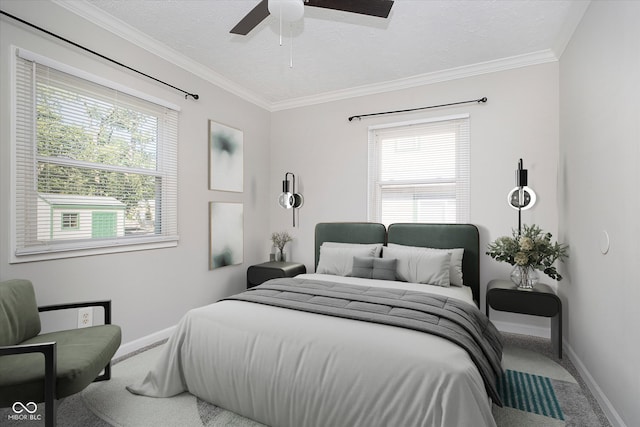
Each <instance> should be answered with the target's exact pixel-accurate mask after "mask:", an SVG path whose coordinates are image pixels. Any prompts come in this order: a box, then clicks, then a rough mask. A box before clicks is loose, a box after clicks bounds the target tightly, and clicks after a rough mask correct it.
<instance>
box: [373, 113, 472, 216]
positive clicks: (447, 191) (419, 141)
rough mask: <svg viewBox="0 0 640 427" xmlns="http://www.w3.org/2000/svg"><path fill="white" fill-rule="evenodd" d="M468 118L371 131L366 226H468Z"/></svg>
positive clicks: (451, 118) (380, 128) (386, 127)
mask: <svg viewBox="0 0 640 427" xmlns="http://www.w3.org/2000/svg"><path fill="white" fill-rule="evenodd" d="M469 169H470V167H469V117H468V115H463V116H454V117H445V118H440V119H434V120H430V121H423V122H412V123H404V124H398V125H392V126H384V127H374V128H370V129H369V209H368V218H369V221H373V222H381V223H383V224H385V225H389V224H392V223H395V222H430V223H466V222H468V221H469Z"/></svg>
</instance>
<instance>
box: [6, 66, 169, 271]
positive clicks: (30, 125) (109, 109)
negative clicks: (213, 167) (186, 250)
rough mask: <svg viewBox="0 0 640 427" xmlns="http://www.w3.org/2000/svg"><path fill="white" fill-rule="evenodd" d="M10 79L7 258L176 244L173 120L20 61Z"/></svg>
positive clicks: (152, 107) (142, 103) (144, 104)
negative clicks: (10, 233)
mask: <svg viewBox="0 0 640 427" xmlns="http://www.w3.org/2000/svg"><path fill="white" fill-rule="evenodd" d="M15 76H16V77H15V79H16V82H15V90H16V97H15V99H16V105H15V111H16V128H15V151H14V152H15V164H14V170H15V178H14V194H15V207H14V209H15V211H14V217H15V224H14V226H15V232H14V234H15V242H14V243H15V253H14V255H15V256H16V257H17V258H19V257H21V256H23V257H28V256H29V255H34V254H42V253H57V252H69V251H82V250H88V249H96V248H109V247H110V248H120V249H118V250H131V246H134V245H139V244H149V243H154V242H156V243H157V242H174V244H175V241H177V239H178V230H177V139H178V112H177V111H176V110H173V109H171V108H168V107H166V106H163V105H158V104H156V103H153V102H150V101H148V100H144V99H141V98H138V97H136V96H132V95H129V94H127V93H124V92H122V91H121V90H116V89H113V88H110V87H107V86H104V85H102V84H98V83H96V82H94V81H91V80H87V79H85V78H80V77H77V76H75V75H73V74H69V73H67V72H63V71H60V70H58V69H56V68H53V67H50V66H47V65H43V64H40V63H38V62H35V61H32V60H28V59H25V58H22V57H19V56H18V57H17V58H16V73H15ZM72 218H74V219H73V220H72ZM71 225H73V226H71ZM111 251H113V250H111ZM67 256H68V255H67Z"/></svg>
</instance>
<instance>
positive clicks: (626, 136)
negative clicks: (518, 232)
mask: <svg viewBox="0 0 640 427" xmlns="http://www.w3.org/2000/svg"><path fill="white" fill-rule="evenodd" d="M638 22H640V3H638V2H622V1H612V2H592V3H591V5H590V6H589V9H588V10H587V12H586V14H585V16H584V18H583V19H582V22H581V24H580V25H579V27H578V28H577V30H576V32H575V33H574V36H573V38H572V40H571V42H570V43H569V45H568V47H567V48H566V50H565V52H564V54H563V55H562V57H561V60H560V105H561V108H560V164H561V174H560V175H561V180H560V182H559V196H560V197H559V200H560V204H559V212H560V218H559V223H560V230H562V234H563V236H564V238H565V239H566V240H567V241H568V243H569V244H570V245H571V258H570V259H569V262H568V263H567V264H566V267H567V283H566V284H565V283H563V284H562V286H561V287H560V295H561V298H562V300H563V302H564V312H565V316H566V322H565V325H566V330H565V332H566V334H565V338H566V341H567V342H568V344H569V350H570V354H571V355H572V356H573V357H572V358H574V359H578V361H579V366H578V367H579V368H580V369H582V370H583V373H586V374H588V375H587V376H586V378H587V379H588V380H589V381H590V382H591V385H592V386H593V387H594V388H595V391H596V395H597V396H599V397H600V399H601V403H602V406H604V409H605V411H606V412H608V415H609V419H610V420H611V421H612V422H613V423H614V425H624V424H626V425H628V426H638V425H640V405H638V403H639V401H640V367H639V366H640V365H639V364H638V360H640V332H639V327H640V311H639V310H638V301H640V278H639V276H638V262H639V261H640V243H639V242H640V225H639V222H638V217H639V215H640V214H639V212H640V197H639V196H640V190H639V187H640V172H639V168H640V167H639V165H640V107H639V104H638V99H639V98H640V26H638ZM603 231H606V232H607V233H608V234H609V237H610V242H611V247H610V250H609V252H608V253H607V254H606V255H605V254H602V253H601V251H600V244H601V239H602V232H603ZM583 376H585V375H583ZM596 384H597V385H596ZM598 387H599V389H598ZM600 393H604V395H606V397H604V396H603V395H602V394H600Z"/></svg>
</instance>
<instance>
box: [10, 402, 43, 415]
mask: <svg viewBox="0 0 640 427" xmlns="http://www.w3.org/2000/svg"><path fill="white" fill-rule="evenodd" d="M11 409H13V412H15V413H16V414H21V413H22V412H23V411H27V412H28V413H30V414H33V413H34V412H36V411H37V410H38V405H36V404H35V402H28V403H27V404H26V405H25V404H23V403H22V402H16V403H14V404H13V406H12V407H11Z"/></svg>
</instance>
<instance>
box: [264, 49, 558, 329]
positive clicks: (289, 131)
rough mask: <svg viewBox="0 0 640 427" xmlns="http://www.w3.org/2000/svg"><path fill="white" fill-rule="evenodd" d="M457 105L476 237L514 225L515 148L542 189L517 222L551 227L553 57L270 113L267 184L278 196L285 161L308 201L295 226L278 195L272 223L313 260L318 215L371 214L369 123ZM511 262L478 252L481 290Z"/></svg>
mask: <svg viewBox="0 0 640 427" xmlns="http://www.w3.org/2000/svg"><path fill="white" fill-rule="evenodd" d="M483 96H486V97H487V98H488V102H487V103H486V104H467V105H463V106H457V107H451V108H442V109H435V110H426V111H422V112H419V113H412V114H403V115H391V116H383V117H377V118H369V119H363V120H361V121H357V120H356V121H353V122H349V121H348V120H347V118H348V117H349V116H351V115H354V114H362V113H372V112H377V111H388V110H397V109H404V108H411V107H420V106H426V105H433V104H444V103H448V102H454V101H462V100H467V99H477V98H481V97H483ZM460 113H469V114H470V123H471V222H472V223H474V224H476V225H478V227H479V228H480V233H481V235H480V237H481V247H482V248H483V249H484V248H485V247H486V245H487V243H488V242H489V241H491V240H494V239H495V238H497V237H499V236H502V235H510V234H511V230H512V228H514V227H517V226H518V217H517V211H515V210H513V209H512V208H510V207H509V206H508V205H507V193H508V192H509V190H511V189H512V188H513V187H514V186H515V170H516V168H517V163H518V160H519V159H520V158H523V159H524V164H525V167H526V168H528V170H529V184H530V186H531V187H532V188H533V189H534V190H535V191H536V192H537V194H538V202H537V204H536V205H535V206H534V207H533V208H532V209H530V210H528V211H524V212H523V222H524V223H535V224H538V225H540V226H541V227H543V228H544V229H545V230H548V231H549V232H551V233H553V235H554V236H557V234H558V224H557V211H558V209H557V194H556V191H557V171H556V167H557V162H558V64H557V62H554V63H547V64H542V65H536V66H529V67H524V68H518V69H513V70H509V71H501V72H496V73H491V74H485V75H481V76H477V77H470V78H464V79H458V80H453V81H448V82H443V83H438V84H431V85H427V86H421V87H417V88H412V89H408V90H401V91H394V92H389V93H384V94H379V95H371V96H364V97H359V98H352V99H347V100H342V101H336V102H330V103H325V104H319V105H314V106H308V107H302V108H295V109H292V110H286V111H279V112H275V113H273V115H272V126H271V141H272V142H271V146H272V150H271V177H272V181H271V194H273V195H274V196H273V199H274V200H275V195H276V194H277V193H278V192H279V191H280V187H279V185H280V182H279V180H282V178H281V177H283V176H284V173H285V171H292V172H294V173H295V174H296V178H297V181H298V183H299V190H300V191H301V193H302V194H303V195H304V197H305V204H304V206H303V207H302V209H300V212H299V218H298V219H299V225H300V226H299V227H296V229H293V228H292V227H291V213H290V211H285V210H284V209H281V208H279V207H278V206H277V205H276V203H275V202H274V203H273V204H272V205H270V206H271V228H272V230H279V229H287V230H289V231H290V232H292V233H293V234H294V235H295V240H294V242H292V244H291V248H290V250H291V251H292V257H293V258H294V259H296V260H298V261H301V262H304V263H305V264H306V265H307V269H308V270H311V269H313V266H314V258H313V257H314V255H313V233H314V226H315V224H316V223H318V222H324V221H366V220H367V144H368V127H369V126H372V125H378V124H382V123H395V122H402V121H407V120H412V119H420V118H429V117H441V116H447V115H452V114H460ZM483 253H484V250H483ZM510 270H511V266H509V265H508V264H505V263H498V262H496V261H494V260H492V259H491V258H489V257H488V256H485V255H483V256H482V259H481V269H480V274H481V281H482V294H483V295H484V287H485V286H486V283H487V282H488V281H489V280H491V279H493V278H506V277H508V276H509V272H510ZM545 277H546V276H545ZM547 279H548V278H547ZM548 282H549V283H550V281H548ZM560 286H562V284H561V285H560ZM483 304H484V302H483ZM491 318H492V320H495V321H496V322H498V323H499V326H500V327H501V328H502V329H503V330H512V331H518V332H527V333H533V334H535V335H542V336H548V335H549V329H548V325H549V321H548V319H545V318H538V317H533V316H524V315H512V314H508V313H503V312H494V313H492V317H491Z"/></svg>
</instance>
